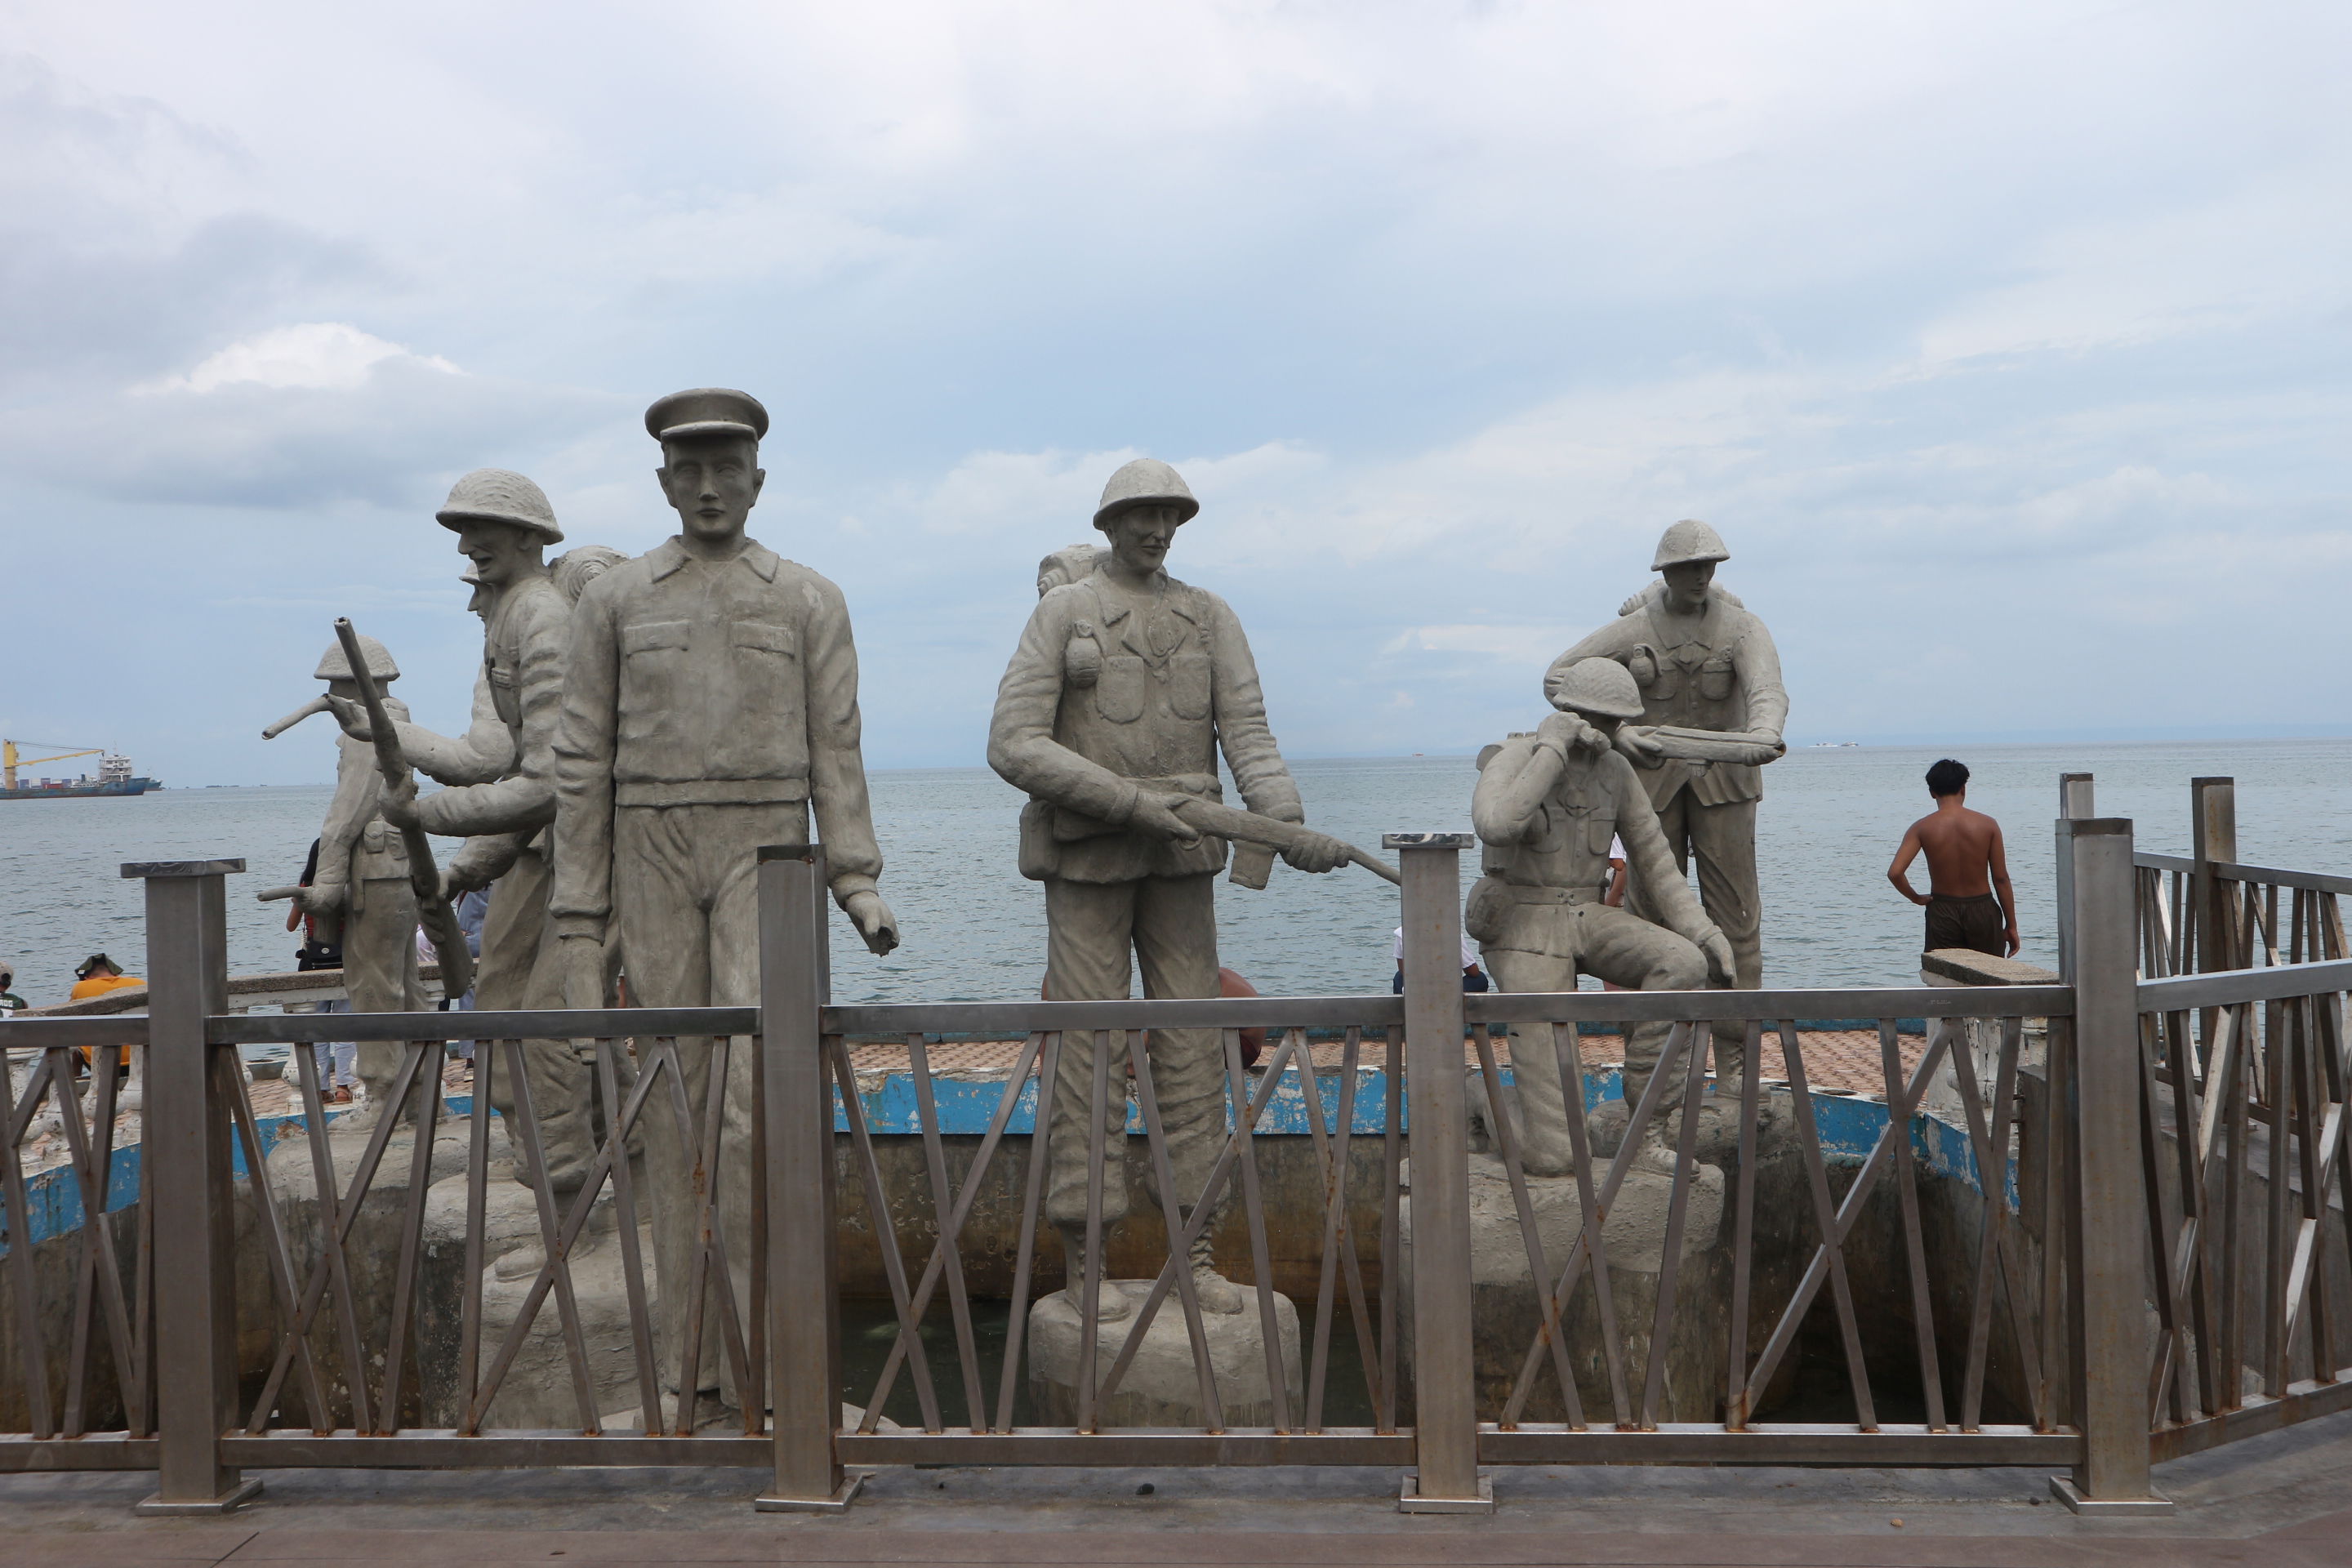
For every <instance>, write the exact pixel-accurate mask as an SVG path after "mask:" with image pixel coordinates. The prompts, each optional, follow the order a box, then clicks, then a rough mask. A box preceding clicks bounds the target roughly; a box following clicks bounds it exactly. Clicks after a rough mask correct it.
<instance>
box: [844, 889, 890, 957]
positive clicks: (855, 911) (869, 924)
mask: <svg viewBox="0 0 2352 1568" xmlns="http://www.w3.org/2000/svg"><path fill="white" fill-rule="evenodd" d="M841 911H842V913H844V914H845V915H847V916H848V917H849V923H850V924H852V925H854V926H856V928H857V934H858V935H859V936H861V937H864V938H865V939H866V951H867V952H871V953H873V954H874V955H875V956H876V957H877V958H878V957H880V956H881V955H882V954H884V953H886V952H889V951H890V950H891V949H893V948H895V947H897V946H898V916H896V915H894V914H892V913H891V912H890V906H889V905H888V904H886V903H884V902H883V901H882V895H881V894H879V893H877V892H875V891H874V890H873V889H870V888H869V889H865V890H863V891H860V892H856V893H852V894H850V895H849V897H848V898H847V899H845V900H843V901H842V905H841Z"/></svg>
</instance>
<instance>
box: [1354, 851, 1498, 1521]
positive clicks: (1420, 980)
mask: <svg viewBox="0 0 2352 1568" xmlns="http://www.w3.org/2000/svg"><path fill="white" fill-rule="evenodd" d="M1476 843H1477V840H1476V839H1475V838H1474V837H1471V836H1470V835H1469V834H1466V833H1391V834H1389V835H1387V836H1385V837H1383V838H1382V839H1381V844H1382V846H1383V847H1387V848H1390V849H1393V850H1396V851H1397V852H1398V856H1399V862H1400V866H1401V868H1402V871H1403V874H1404V1063H1405V1068H1404V1070H1405V1085H1406V1101H1405V1107H1406V1120H1407V1126H1408V1129H1409V1131H1408V1140H1409V1147H1410V1149H1411V1151H1412V1389H1413V1410H1414V1415H1413V1458H1414V1462H1415V1465H1416V1467H1417V1468H1416V1469H1415V1470H1414V1472H1413V1474H1412V1475H1410V1476H1408V1477H1407V1478H1406V1479H1405V1484H1404V1489H1403V1490H1402V1493H1401V1494H1400V1495H1399V1496H1398V1499H1397V1507H1398V1508H1400V1509H1401V1510H1403V1511H1404V1512H1406V1513H1488V1512H1492V1511H1493V1510H1494V1507H1495V1489H1494V1482H1493V1481H1492V1480H1491V1479H1488V1478H1487V1477H1486V1476H1483V1475H1481V1474H1480V1473H1479V1470H1478V1400H1477V1381H1476V1367H1475V1363H1474V1362H1473V1360H1472V1352H1471V1342H1470V1152H1469V1124H1468V1121H1467V1120H1466V1112H1465V1107H1464V1104H1463V1087H1462V1085H1463V1076H1464V1067H1463V1056H1462V1039H1463V1031H1464V1024H1463V1013H1462V851H1463V850H1465V849H1466V848H1470V847H1473V846H1475V844H1476Z"/></svg>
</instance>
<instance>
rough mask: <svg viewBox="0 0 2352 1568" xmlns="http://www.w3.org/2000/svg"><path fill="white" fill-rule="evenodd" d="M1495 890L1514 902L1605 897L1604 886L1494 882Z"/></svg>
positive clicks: (1594, 900)
mask: <svg viewBox="0 0 2352 1568" xmlns="http://www.w3.org/2000/svg"><path fill="white" fill-rule="evenodd" d="M1494 886H1495V889H1496V891H1497V892H1498V893H1499V894H1500V895H1501V896H1502V897H1503V898H1505V899H1507V900H1510V901H1511V902H1512V903H1515V904H1597V903H1599V902H1601V900H1602V899H1603V898H1605V897H1607V895H1608V892H1609V889H1607V888H1605V887H1591V888H1523V887H1521V886H1519V885H1518V884H1517V883H1516V882H1496V884H1494Z"/></svg>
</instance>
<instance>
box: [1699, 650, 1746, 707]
mask: <svg viewBox="0 0 2352 1568" xmlns="http://www.w3.org/2000/svg"><path fill="white" fill-rule="evenodd" d="M1738 684H1739V667H1738V664H1736V663H1735V662H1734V661H1733V658H1732V656H1731V655H1730V654H1729V653H1728V652H1726V653H1719V654H1717V655H1716V656H1715V657H1714V658H1710V659H1708V660H1707V661H1706V663H1705V664H1703V665H1700V666H1699V667H1698V694H1699V695H1700V696H1701V697H1704V698H1706V700H1708V701H1709V702H1720V701H1722V700H1724V699H1725V698H1727V697H1728V696H1730V695H1731V693H1732V690H1733V689H1734V688H1735V687H1737V686H1738Z"/></svg>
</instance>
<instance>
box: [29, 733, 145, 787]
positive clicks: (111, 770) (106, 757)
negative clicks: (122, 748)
mask: <svg viewBox="0 0 2352 1568" xmlns="http://www.w3.org/2000/svg"><path fill="white" fill-rule="evenodd" d="M23 743H24V744H25V745H27V746H31V747H34V748H36V749H37V750H44V751H52V752H54V751H56V750H57V748H56V747H55V746H53V745H50V744H48V743H47V742H40V741H26V742H23ZM17 744H18V742H15V741H0V800H71V799H74V798H76V797H78V796H81V795H145V794H146V793H147V792H148V791H149V790H151V789H162V788H163V784H162V783H161V782H159V781H157V780H155V779H151V778H142V777H140V776H138V775H137V774H134V773H131V759H130V758H129V757H126V756H122V755H120V754H118V753H116V752H109V751H107V750H106V749H105V748H104V747H102V746H91V747H88V748H85V749H84V750H81V751H68V752H58V754H57V755H54V756H47V757H33V758H29V759H27V758H26V757H24V756H22V755H20V754H19V753H18V752H17V750H16V747H17ZM74 757H96V758H98V759H99V763H98V776H97V777H96V778H92V777H90V776H89V774H88V773H84V774H82V775H81V776H80V777H79V778H71V779H33V780H30V781H29V782H25V783H19V782H18V781H17V777H16V770H17V769H18V768H19V767H28V768H37V767H39V766H40V765H41V764H42V763H62V762H65V761H68V759H70V758H74Z"/></svg>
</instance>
